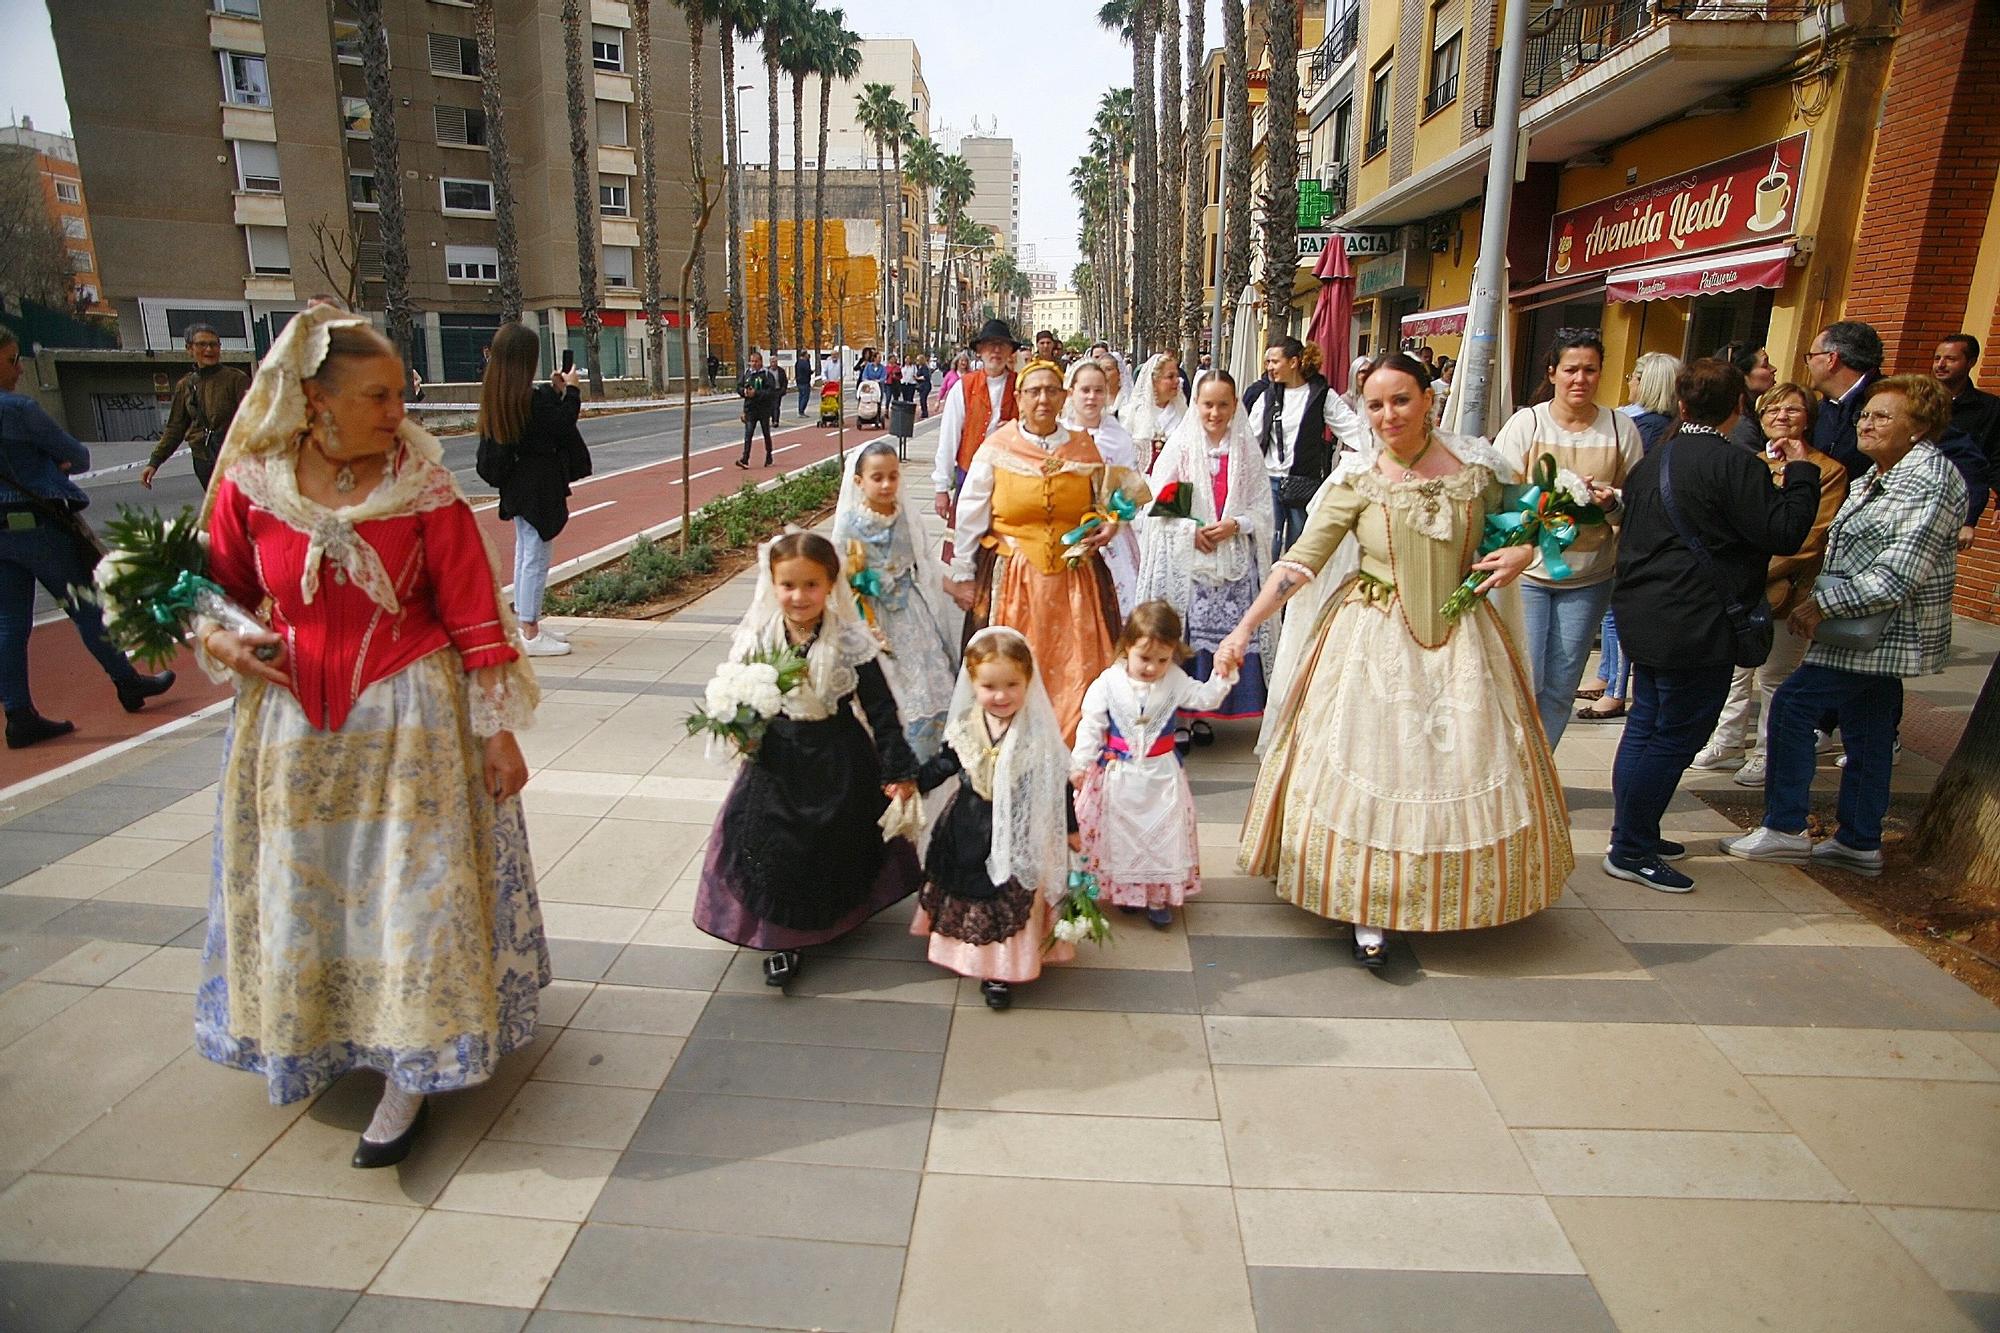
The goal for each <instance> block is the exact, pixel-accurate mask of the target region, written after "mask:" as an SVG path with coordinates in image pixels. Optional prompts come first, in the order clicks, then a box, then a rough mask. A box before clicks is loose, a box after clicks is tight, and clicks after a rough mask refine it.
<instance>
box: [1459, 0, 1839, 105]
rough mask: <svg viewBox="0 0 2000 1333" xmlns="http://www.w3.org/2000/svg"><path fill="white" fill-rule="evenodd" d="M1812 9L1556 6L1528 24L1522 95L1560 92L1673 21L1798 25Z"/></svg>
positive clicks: (1731, 0)
mask: <svg viewBox="0 0 2000 1333" xmlns="http://www.w3.org/2000/svg"><path fill="white" fill-rule="evenodd" d="M1812 9H1813V5H1812V4H1811V3H1810V0H1604V2H1602V3H1594V4H1582V5H1573V6H1565V7H1563V8H1560V9H1551V10H1549V11H1548V12H1547V13H1545V14H1543V15H1542V16H1541V17H1539V18H1537V19H1535V20H1534V21H1533V22H1531V23H1530V24H1529V25H1528V46H1527V52H1526V63H1525V64H1524V65H1523V67H1522V71H1521V98H1522V100H1523V101H1528V102H1532V101H1534V100H1535V99H1536V98H1537V97H1540V96H1542V95H1543V94H1544V93H1548V92H1552V91H1554V90H1555V89H1556V88H1557V87H1559V86H1561V85H1562V84H1563V83H1566V82H1567V81H1569V80H1570V79H1572V78H1574V77H1576V76H1577V75H1578V74H1580V73H1582V72H1583V71H1584V70H1585V69H1587V68H1589V67H1590V66H1591V65H1594V64H1596V63H1597V62H1598V61H1600V60H1602V59H1604V58H1605V57H1606V56H1608V55H1610V54H1611V53H1612V52H1613V51H1615V50H1616V49H1618V48H1619V47H1621V46H1623V45H1625V43H1627V42H1629V41H1631V40H1632V39H1633V38H1634V37H1637V36H1638V35H1639V34H1640V33H1642V32H1645V31H1647V30H1649V29H1651V28H1653V27H1655V26H1657V25H1658V24H1660V23H1663V22H1667V21H1669V20H1683V19H1685V20H1691V21H1697V22H1699V21H1704V20H1722V21H1734V22H1745V21H1748V22H1761V21H1769V22H1781V23H1796V22H1798V21H1799V20H1800V19H1802V18H1804V17H1806V15H1807V14H1809V13H1810V12H1811V11H1812ZM1489 105H1490V103H1489Z"/></svg>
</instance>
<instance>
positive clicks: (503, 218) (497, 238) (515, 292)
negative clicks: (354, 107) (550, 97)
mask: <svg viewBox="0 0 2000 1333" xmlns="http://www.w3.org/2000/svg"><path fill="white" fill-rule="evenodd" d="M473 28H474V32H475V34H476V36H475V40H476V41H477V42H478V44H479V109H480V112H481V114H483V115H484V116H485V117H486V151H487V153H488V155H489V156H491V157H492V159H493V163H492V167H493V244H494V248H495V249H497V250H498V251H499V252H500V318H501V319H504V320H509V321H517V320H519V319H520V318H521V240H520V236H519V234H518V233H517V232H516V231H515V228H514V169H513V167H512V165H511V164H510V163H509V161H508V157H507V131H506V127H505V126H504V125H503V124H502V123H501V122H502V117H503V114H504V109H503V108H502V106H501V104H500V55H499V46H500V43H499V34H498V33H497V32H496V31H495V30H494V20H493V0H479V8H478V10H477V11H476V12H475V13H474V15H473ZM378 193H379V187H378Z"/></svg>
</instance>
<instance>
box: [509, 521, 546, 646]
mask: <svg viewBox="0 0 2000 1333" xmlns="http://www.w3.org/2000/svg"><path fill="white" fill-rule="evenodd" d="M551 549H552V545H551V543H549V542H545V541H543V540H542V534H541V533H539V532H536V531H535V525H534V524H532V523H530V522H529V521H528V520H527V519H525V518H520V517H516V518H515V519H514V614H515V615H516V616H518V617H519V618H520V619H522V620H524V621H526V622H527V623H528V624H530V625H532V624H534V623H535V622H536V621H538V620H540V619H541V618H542V593H543V591H544V590H545V589H547V587H548V586H549V552H550V550H551Z"/></svg>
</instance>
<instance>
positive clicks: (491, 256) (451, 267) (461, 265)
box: [444, 245, 500, 282]
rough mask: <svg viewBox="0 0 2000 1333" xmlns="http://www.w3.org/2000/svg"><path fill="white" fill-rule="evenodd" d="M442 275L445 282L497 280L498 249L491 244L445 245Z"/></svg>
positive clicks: (498, 268) (498, 275)
mask: <svg viewBox="0 0 2000 1333" xmlns="http://www.w3.org/2000/svg"><path fill="white" fill-rule="evenodd" d="M444 276H445V281H447V282H498V281H500V251H499V250H498V248H496V247H494V246H491V245H447V246H446V247H445V248H444Z"/></svg>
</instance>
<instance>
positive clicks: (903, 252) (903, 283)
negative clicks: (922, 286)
mask: <svg viewBox="0 0 2000 1333" xmlns="http://www.w3.org/2000/svg"><path fill="white" fill-rule="evenodd" d="M892 105H893V106H894V107H895V114H894V115H893V116H892V117H891V118H890V121H889V158H890V171H891V172H892V175H891V179H892V180H894V181H895V182H896V203H895V207H894V208H893V209H892V210H891V211H890V214H889V223H890V225H891V226H893V227H894V228H895V229H896V267H895V269H894V271H893V274H892V276H893V278H894V284H893V286H892V287H891V288H890V292H889V299H890V301H891V303H892V304H893V307H894V308H893V309H892V310H891V311H890V314H889V336H890V339H891V340H892V341H893V340H895V336H896V330H897V329H898V328H899V327H907V324H908V318H909V305H910V292H909V275H908V272H907V268H908V265H909V260H910V252H909V244H908V243H909V236H908V235H907V233H905V231H904V230H903V144H904V143H905V142H907V141H908V140H909V138H910V136H911V135H913V134H915V133H916V129H917V127H916V122H915V121H913V120H911V119H910V108H909V107H908V106H906V105H904V103H903V101H902V99H901V98H897V99H895V101H894V102H893V103H892ZM885 345H886V344H885ZM898 350H901V349H900V348H899V349H898Z"/></svg>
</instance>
